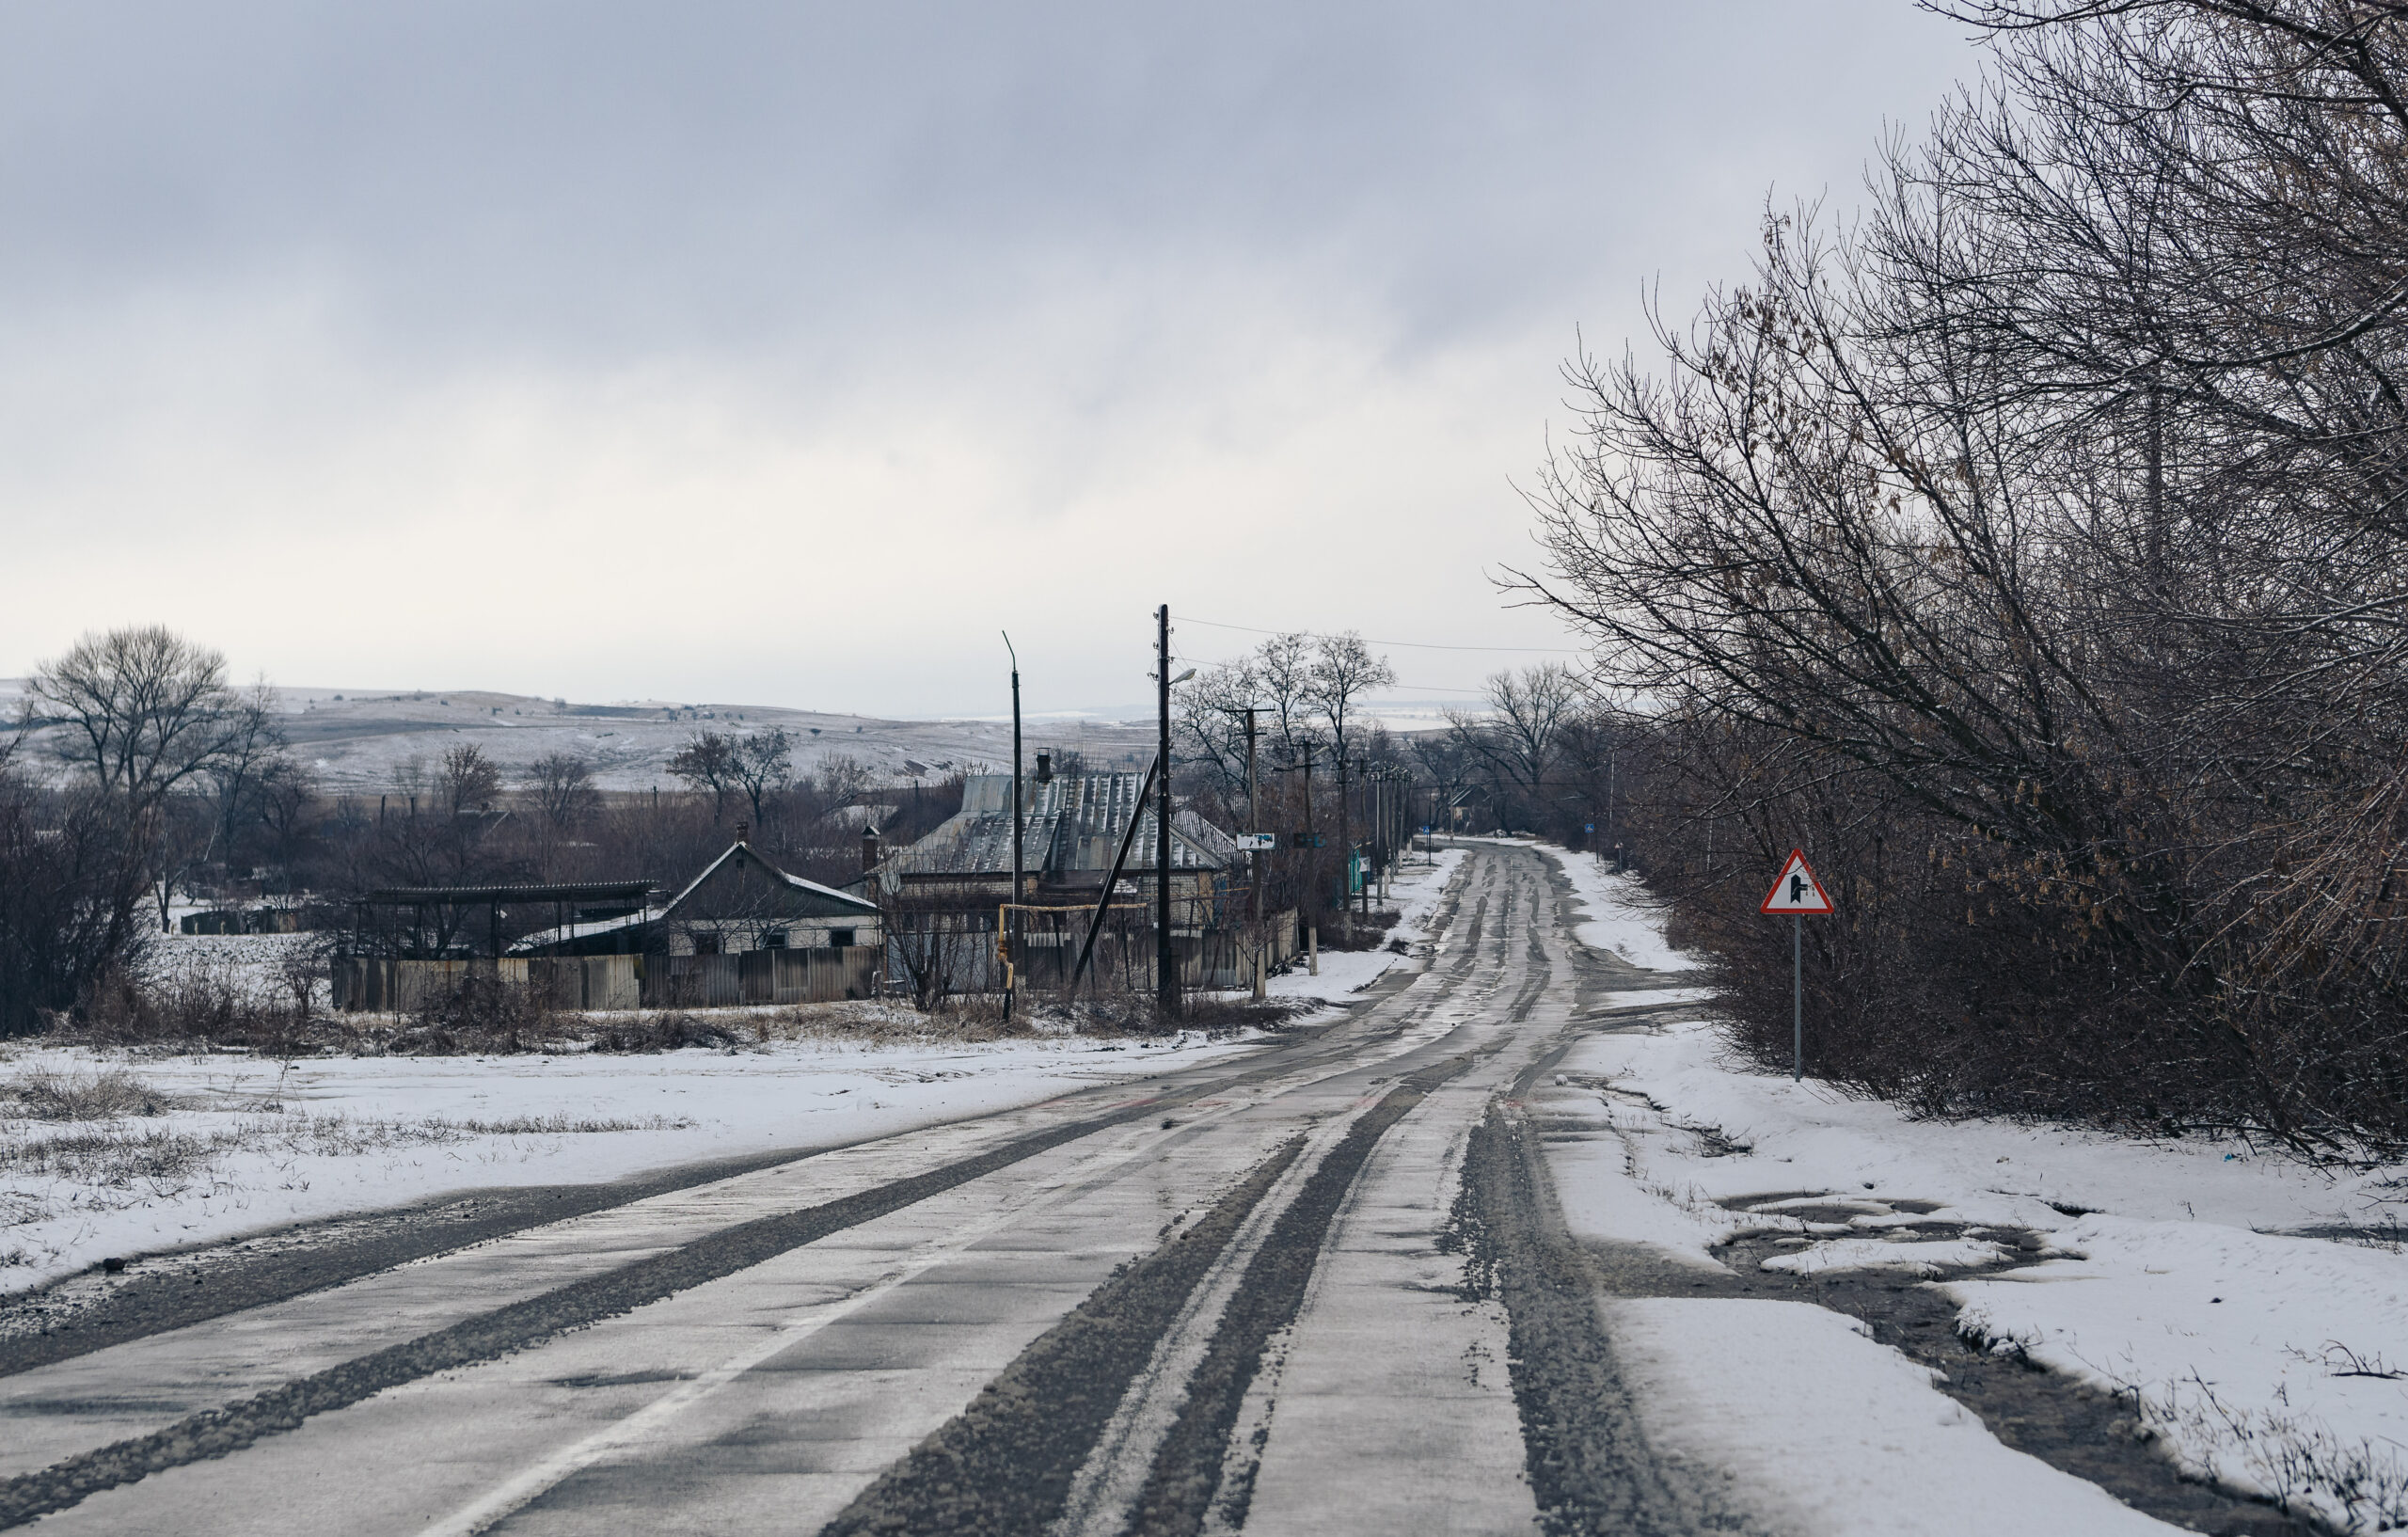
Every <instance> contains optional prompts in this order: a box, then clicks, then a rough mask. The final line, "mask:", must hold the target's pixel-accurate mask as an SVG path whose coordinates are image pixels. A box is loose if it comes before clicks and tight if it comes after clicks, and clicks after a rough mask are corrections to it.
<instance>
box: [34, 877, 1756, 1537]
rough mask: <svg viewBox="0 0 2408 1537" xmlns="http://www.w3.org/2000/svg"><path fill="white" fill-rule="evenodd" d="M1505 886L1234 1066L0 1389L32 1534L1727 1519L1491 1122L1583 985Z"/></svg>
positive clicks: (208, 1329)
mask: <svg viewBox="0 0 2408 1537" xmlns="http://www.w3.org/2000/svg"><path fill="white" fill-rule="evenodd" d="M1557 879H1558V878H1555V877H1554V876H1553V874H1552V871H1551V869H1550V867H1549V866H1548V865H1547V864H1546V863H1545V861H1544V860H1543V859H1542V858H1541V857H1540V856H1538V855H1536V854H1535V853H1532V852H1530V851H1529V850H1527V849H1523V848H1512V847H1506V846H1495V847H1476V848H1473V849H1472V850H1471V851H1470V852H1469V853H1468V854H1467V855H1466V858H1465V863H1464V864H1463V866H1462V867H1461V869H1460V870H1459V871H1458V872H1457V874H1456V876H1455V879H1454V883H1453V886H1452V888H1451V889H1450V892H1449V894H1448V895H1447V897H1446V899H1445V901H1444V903H1443V904H1442V907H1441V910H1440V914H1439V920H1438V921H1439V926H1440V927H1439V929H1438V933H1439V938H1438V940H1437V942H1436V943H1435V946H1434V954H1433V955H1432V957H1431V958H1430V959H1429V963H1428V966H1427V969H1426V970H1424V971H1422V972H1420V973H1418V974H1413V975H1411V976H1410V977H1409V978H1406V979H1403V980H1402V983H1399V982H1397V981H1394V980H1392V981H1391V982H1389V983H1386V984H1383V986H1382V989H1381V990H1380V995H1379V996H1377V997H1376V998H1375V999H1374V1000H1373V1001H1371V1002H1370V1003H1368V1004H1367V1005H1365V1006H1362V1007H1360V1008H1358V1009H1357V1010H1356V1011H1355V1013H1354V1014H1353V1015H1351V1016H1350V1017H1349V1018H1348V1019H1346V1020H1345V1021H1344V1022H1340V1023H1339V1024H1337V1025H1334V1026H1330V1027H1328V1028H1326V1029H1323V1030H1317V1031H1313V1032H1309V1033H1305V1034H1302V1035H1300V1036H1299V1038H1296V1039H1294V1040H1291V1041H1288V1042H1285V1043H1282V1044H1280V1045H1278V1046H1276V1047H1274V1048H1271V1049H1268V1050H1266V1051H1264V1052H1263V1053H1260V1054H1257V1055H1255V1056H1253V1057H1251V1058H1247V1059H1244V1060H1243V1061H1240V1062H1238V1063H1235V1064H1231V1063H1228V1062H1223V1063H1220V1064H1216V1065H1213V1066H1210V1067H1199V1068H1195V1069H1190V1070H1183V1071H1180V1072H1176V1073H1173V1074H1170V1075H1168V1076H1165V1077H1164V1078H1162V1079H1159V1080H1155V1081H1152V1082H1149V1083H1147V1084H1144V1085H1135V1086H1132V1085H1125V1084H1124V1085H1115V1086H1113V1087H1110V1088H1105V1089H1097V1090H1094V1091H1089V1092H1085V1093H1082V1094H1076V1095H1071V1096H1068V1097H1065V1098H1062V1099H1058V1100H1054V1101H1049V1102H1047V1103H1045V1104H1041V1105H1036V1106H1030V1107H1027V1108H1024V1109H1021V1110H1017V1111H1012V1112H1008V1113H1005V1114H1001V1115H995V1116H990V1117H982V1118H979V1119H976V1120H971V1121H964V1122H960V1123H956V1124H952V1125H948V1126H944V1127H939V1128H933V1129H930V1130H927V1131H922V1132H916V1133H909V1134H906V1135H902V1136H897V1137H893V1138H889V1139H886V1140H883V1141H880V1142H877V1143H871V1144H864V1145H861V1146H857V1147H853V1148H848V1149H836V1150H832V1151H828V1152H822V1153H817V1154H814V1155H811V1156H807V1157H801V1158H798V1159H795V1160H792V1161H789V1162H785V1163H782V1164H778V1165H774V1166H770V1167H766V1168H760V1169H755V1170H752V1171H750V1172H745V1173H741V1174H737V1175H736V1176H734V1177H732V1178H728V1179H724V1180H716V1181H714V1182H711V1183H707V1184H703V1185H699V1186H696V1187H693V1188H689V1189H683V1190H673V1191H670V1192H667V1193H665V1194H659V1195H654V1196H646V1197H644V1198H641V1199H633V1200H630V1201H628V1202H626V1204H623V1205H619V1206H615V1207H611V1208H610V1209H608V1210H603V1211H596V1212H586V1213H584V1214H581V1215H578V1216H575V1217H572V1218H569V1219H567V1220H564V1221H561V1222H557V1223H551V1224H547V1225H545V1226H541V1227H534V1228H528V1229H526V1230H524V1231H520V1232H517V1233H515V1234H513V1235H511V1236H509V1237H506V1238H502V1239H500V1240H499V1241H496V1242H491V1243H486V1244H479V1245H477V1246H476V1247H473V1248H467V1249H462V1250H458V1251H455V1252H452V1253H449V1254H444V1255H440V1256H437V1257H436V1258H433V1259H428V1260H419V1261H417V1262H414V1263H410V1264H405V1265H400V1266H397V1267H394V1268H389V1269H385V1270H381V1271H378V1272H376V1273H374V1274H371V1275H368V1276H362V1277H360V1278H358V1279H356V1280H353V1281H351V1282H349V1283H348V1284H346V1285H342V1286H338V1287H332V1288H329V1289H327V1290H324V1291H314V1292H309V1293H307V1294H304V1295H300V1296H295V1297H290V1298H286V1299H284V1300H279V1301H272V1302H268V1303H265V1304H264V1305H262V1306H258V1307H244V1308H236V1309H234V1310H231V1311H228V1312H225V1313H223V1314H222V1315H220V1316H217V1317H214V1318H209V1319H205V1320H203V1321H201V1322H198V1323H185V1324H183V1325H182V1326H180V1327H174V1328H167V1329H165V1330H162V1331H161V1332H157V1333H152V1334H149V1335H146V1336H143V1337H141V1338H138V1339H127V1340H122V1341H120V1342H118V1343H113V1344H110V1345H108V1346H107V1347H106V1348H104V1349H100V1350H96V1351H92V1352H90V1353H89V1354H86V1355H77V1356H73V1357H71V1358H68V1359H63V1360H51V1361H47V1362H44V1363H43V1364H40V1365H35V1366H32V1367H31V1368H30V1369H28V1370H23V1371H14V1372H12V1373H10V1374H8V1375H6V1376H0V1525H10V1526H14V1525H23V1524H25V1523H29V1522H32V1521H35V1520H40V1522H41V1524H42V1529H43V1530H44V1531H52V1530H56V1531H59V1532H111V1533H128V1532H158V1533H168V1532H173V1533H178V1534H187V1537H197V1534H202V1533H214V1532H224V1533H241V1534H246V1537H259V1534H267V1533H286V1532H291V1533H319V1532H336V1531H340V1532H344V1533H359V1534H384V1533H391V1534H395V1537H401V1534H412V1537H417V1534H436V1533H453V1534H462V1537H465V1534H468V1533H474V1532H486V1531H492V1532H506V1533H512V1534H537V1533H562V1534H565V1533H578V1534H581V1537H591V1534H595V1533H608V1532H627V1533H646V1534H651V1533H672V1532H678V1533H682V1532H693V1533H705V1532H707V1533H732V1532H753V1531H760V1532H771V1531H774V1532H811V1531H820V1532H827V1533H831V1534H837V1533H842V1534H853V1533H863V1534H866V1533H888V1532H894V1533H936V1532H978V1533H987V1534H1004V1533H1027V1534H1032V1537H1034V1534H1038V1533H1050V1534H1054V1537H1121V1534H1133V1533H1195V1532H1228V1531H1245V1532H1311V1533H1313V1534H1315V1537H1333V1534H1339V1533H1353V1532H1362V1533H1382V1534H1386V1533H1394V1532H1402V1531H1417V1532H1529V1531H1534V1530H1542V1529H1544V1530H1550V1531H1583V1530H1613V1531H1618V1532H1619V1531H1633V1532H1649V1531H1685V1530H1692V1529H1702V1528H1712V1527H1718V1526H1720V1525H1721V1524H1722V1523H1721V1521H1720V1520H1719V1519H1718V1517H1717V1516H1716V1514H1715V1513H1714V1512H1712V1511H1711V1510H1710V1509H1709V1508H1707V1506H1706V1505H1705V1504H1703V1502H1702V1500H1701V1498H1700V1497H1696V1496H1695V1495H1693V1494H1692V1493H1691V1492H1689V1491H1688V1490H1687V1489H1685V1488H1684V1487H1682V1486H1680V1484H1679V1483H1678V1482H1677V1481H1676V1480H1674V1479H1671V1478H1670V1477H1668V1476H1667V1475H1665V1474H1664V1473H1663V1472H1661V1471H1660V1470H1659V1469H1658V1468H1657V1467H1656V1466H1655V1465H1654V1464H1653V1463H1652V1462H1651V1461H1650V1459H1649V1458H1648V1457H1647V1455H1646V1454H1645V1451H1644V1450H1643V1448H1642V1446H1641V1444H1640V1440H1639V1438H1638V1436H1637V1435H1636V1434H1635V1432H1634V1431H1633V1429H1632V1427H1631V1421H1630V1417H1629V1413H1628V1407H1627V1403H1626V1401H1625V1399H1624V1394H1623V1392H1622V1390H1621V1386H1620V1385H1619V1383H1618V1382H1616V1381H1615V1379H1614V1371H1613V1365H1612V1357H1611V1355H1610V1353H1609V1352H1608V1350H1607V1349H1606V1345H1605V1341H1604V1339H1603V1338H1602V1335H1601V1333H1600V1331H1599V1325H1598V1322H1597V1312H1596V1308H1595V1306H1594V1300H1593V1299H1594V1292H1593V1289H1592V1279H1591V1272H1590V1270H1589V1269H1588V1268H1586V1263H1585V1261H1584V1260H1583V1259H1582V1258H1581V1257H1580V1256H1579V1255H1577V1254H1576V1253H1574V1252H1573V1251H1572V1248H1571V1245H1570V1244H1568V1243H1567V1241H1566V1240H1565V1239H1564V1238H1563V1237H1562V1227H1561V1222H1560V1216H1559V1214H1558V1212H1557V1208H1556V1203H1555V1197H1554V1194H1553V1192H1552V1190H1551V1189H1550V1188H1549V1186H1548V1184H1547V1181H1546V1177H1545V1171H1544V1168H1543V1166H1542V1165H1541V1164H1540V1162H1539V1159H1538V1153H1537V1149H1536V1146H1535V1140H1534V1139H1535V1136H1536V1133H1535V1132H1534V1131H1533V1129H1532V1128H1530V1127H1529V1125H1527V1124H1526V1123H1525V1122H1524V1121H1523V1120H1522V1119H1521V1117H1519V1115H1518V1113H1517V1110H1518V1107H1517V1104H1516V1098H1517V1093H1518V1091H1519V1089H1520V1088H1522V1087H1523V1086H1526V1085H1528V1084H1529V1082H1530V1081H1531V1079H1532V1077H1533V1076H1534V1075H1535V1074H1537V1073H1540V1072H1543V1071H1545V1070H1546V1069H1547V1067H1548V1066H1549V1065H1550V1063H1551V1062H1552V1060H1553V1058H1554V1056H1555V1055H1556V1054H1560V1050H1561V1048H1562V1047H1563V1045H1564V1044H1565V1043H1566V1042H1567V1041H1568V1040H1569V1039H1571V1038H1574V1035H1575V1033H1576V1032H1577V1031H1579V1030H1583V1029H1588V1028H1593V1026H1588V1025H1581V1024H1578V1023H1576V1015H1577V1014H1578V1012H1579V1011H1580V1009H1581V1008H1582V1007H1583V1006H1586V1005H1587V1004H1588V1003H1589V1002H1590V1001H1592V997H1593V995H1594V994H1596V993H1597V992H1599V991H1601V990H1612V989H1615V988H1629V987H1638V986H1645V985H1647V984H1648V983H1649V981H1650V980H1651V978H1650V977H1649V974H1645V973H1640V972H1637V971H1634V970H1631V969H1630V968H1627V967H1622V966H1619V965H1618V964H1617V963H1616V962H1614V961H1613V960H1612V959H1610V958H1604V959H1600V958H1597V957H1594V956H1592V955H1590V954H1589V953H1587V952H1585V951H1583V950H1581V949H1580V947H1579V946H1577V945H1576V943H1574V942H1573V941H1572V940H1571V938H1570V935H1569V928H1568V926H1567V923H1566V921H1565V918H1564V916H1563V914H1562V913H1561V912H1560V911H1559V909H1558V897H1559V891H1560V888H1559V886H1558V885H1557V884H1556V881H1557Z"/></svg>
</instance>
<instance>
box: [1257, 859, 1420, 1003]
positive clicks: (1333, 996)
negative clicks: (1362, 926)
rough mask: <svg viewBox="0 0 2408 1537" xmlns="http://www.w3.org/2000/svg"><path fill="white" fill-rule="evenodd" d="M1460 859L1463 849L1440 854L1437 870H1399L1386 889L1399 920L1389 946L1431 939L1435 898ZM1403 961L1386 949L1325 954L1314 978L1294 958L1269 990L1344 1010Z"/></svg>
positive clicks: (1413, 867)
mask: <svg viewBox="0 0 2408 1537" xmlns="http://www.w3.org/2000/svg"><path fill="white" fill-rule="evenodd" d="M1417 858H1418V856H1417ZM1463 859H1464V851H1463V850H1462V849H1460V848H1442V849H1440V850H1438V855H1437V863H1436V864H1418V863H1415V862H1414V861H1408V862H1406V863H1405V864H1402V865H1400V866H1399V867H1398V868H1397V871H1396V877H1395V879H1393V880H1392V881H1390V882H1389V885H1388V901H1389V902H1390V903H1391V904H1392V905H1393V906H1394V907H1395V909H1396V911H1398V912H1399V913H1400V914H1401V916H1400V917H1399V918H1398V920H1397V925H1396V927H1394V928H1391V929H1389V930H1388V938H1389V939H1390V940H1391V941H1395V940H1402V941H1403V942H1404V943H1405V944H1406V945H1408V946H1410V945H1413V944H1416V943H1419V942H1420V941H1422V940H1426V939H1428V938H1429V937H1430V931H1429V924H1430V917H1431V914H1432V913H1434V911H1437V907H1438V901H1439V898H1440V897H1442V896H1444V895H1446V890H1447V883H1448V882H1449V881H1450V880H1452V879H1454V875H1455V866H1457V865H1459V864H1462V863H1463ZM1404 959H1406V957H1405V956H1404V955H1403V954H1402V953H1400V952H1398V951H1395V950H1391V949H1387V948H1386V947H1383V948H1381V949H1377V950H1344V951H1333V950H1323V952H1322V953H1321V974H1320V975H1318V976H1316V975H1313V974H1310V973H1309V972H1307V969H1306V963H1305V958H1304V957H1302V956H1298V957H1297V958H1296V960H1295V963H1294V965H1293V966H1292V967H1291V969H1290V970H1289V971H1288V972H1286V973H1285V974H1281V975H1278V976H1275V977H1273V978H1271V980H1270V982H1269V983H1268V984H1267V985H1266V986H1267V990H1268V991H1269V992H1270V994H1271V996H1273V997H1274V998H1317V999H1321V1000H1323V1001H1324V1002H1326V1003H1329V1004H1331V1005H1332V1006H1337V1005H1342V1004H1343V1003H1345V1002H1346V1001H1347V999H1348V998H1350V997H1351V996H1352V995H1354V994H1355V993H1358V992H1360V991H1362V990H1364V989H1365V988H1368V987H1370V985H1371V984H1372V983H1374V982H1376V981H1378V980H1379V979H1380V978H1381V977H1382V976H1385V975H1386V974H1387V972H1388V969H1389V968H1390V967H1392V966H1395V965H1397V964H1398V963H1399V962H1401V961H1403V960H1404Z"/></svg>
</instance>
